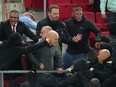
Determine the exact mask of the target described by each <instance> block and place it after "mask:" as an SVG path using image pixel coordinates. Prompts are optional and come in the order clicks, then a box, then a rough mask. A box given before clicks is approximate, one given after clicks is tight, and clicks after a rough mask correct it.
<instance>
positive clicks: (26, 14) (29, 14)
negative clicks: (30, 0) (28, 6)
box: [24, 11, 35, 21]
mask: <svg viewBox="0 0 116 87" xmlns="http://www.w3.org/2000/svg"><path fill="white" fill-rule="evenodd" d="M24 15H25V16H27V17H29V18H31V19H32V20H33V21H35V14H34V12H32V11H28V12H25V13H24Z"/></svg>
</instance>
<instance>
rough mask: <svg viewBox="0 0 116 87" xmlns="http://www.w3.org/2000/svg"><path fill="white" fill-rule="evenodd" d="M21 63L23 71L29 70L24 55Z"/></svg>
mask: <svg viewBox="0 0 116 87" xmlns="http://www.w3.org/2000/svg"><path fill="white" fill-rule="evenodd" d="M21 62H22V67H23V69H24V70H26V69H27V68H28V65H27V58H26V55H22V58H21Z"/></svg>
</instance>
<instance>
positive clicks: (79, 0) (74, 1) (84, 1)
mask: <svg viewBox="0 0 116 87" xmlns="http://www.w3.org/2000/svg"><path fill="white" fill-rule="evenodd" d="M71 2H72V4H77V5H80V4H89V0H71Z"/></svg>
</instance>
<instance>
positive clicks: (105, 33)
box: [102, 31, 110, 36]
mask: <svg viewBox="0 0 116 87" xmlns="http://www.w3.org/2000/svg"><path fill="white" fill-rule="evenodd" d="M109 35H110V32H109V31H102V36H109Z"/></svg>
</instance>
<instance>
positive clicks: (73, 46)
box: [63, 6, 101, 68]
mask: <svg viewBox="0 0 116 87" xmlns="http://www.w3.org/2000/svg"><path fill="white" fill-rule="evenodd" d="M65 24H66V27H67V30H68V32H69V34H70V36H71V37H74V36H76V35H78V34H80V35H81V36H82V39H81V40H80V41H78V42H72V43H69V44H68V48H67V50H66V52H65V53H64V55H63V58H64V59H63V61H64V66H65V68H67V67H69V66H71V65H72V63H73V62H74V61H75V60H78V59H79V58H85V59H86V60H87V54H88V52H89V47H90V44H89V35H90V32H93V33H94V34H95V35H96V40H99V39H100V34H101V32H100V30H98V29H97V28H96V26H95V25H94V24H93V23H92V22H91V21H90V20H89V19H87V18H86V16H85V15H84V14H83V11H82V8H81V7H78V6H77V7H74V8H73V11H72V17H71V18H69V19H67V20H65Z"/></svg>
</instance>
